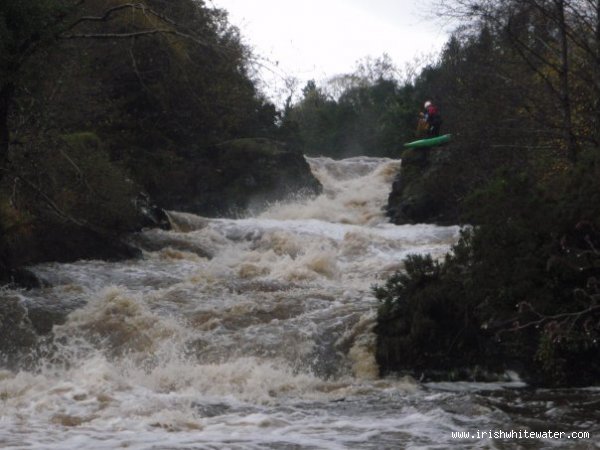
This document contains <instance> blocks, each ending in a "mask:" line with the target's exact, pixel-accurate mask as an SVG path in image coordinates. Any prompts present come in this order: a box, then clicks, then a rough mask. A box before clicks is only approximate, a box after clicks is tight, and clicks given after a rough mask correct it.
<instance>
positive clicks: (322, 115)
mask: <svg viewBox="0 0 600 450" xmlns="http://www.w3.org/2000/svg"><path fill="white" fill-rule="evenodd" d="M393 74H394V69H393V66H392V65H391V62H390V61H389V59H386V58H385V57H384V58H383V59H378V60H375V61H367V62H366V63H365V64H362V65H360V66H359V67H358V69H357V72H356V73H354V74H350V75H346V76H345V77H337V78H334V79H333V80H332V81H331V83H330V85H329V86H327V87H325V88H319V87H317V86H316V84H315V82H314V81H309V82H308V83H307V85H306V86H305V87H304V89H303V90H302V94H303V96H302V98H301V99H300V101H299V102H298V103H297V104H295V105H292V106H291V107H290V108H289V109H287V110H286V111H285V112H284V116H283V121H284V123H286V124H287V125H288V126H289V125H290V124H292V123H293V124H294V126H295V127H296V128H297V136H298V137H299V139H300V141H301V144H302V151H303V152H304V153H306V154H310V155H326V156H331V157H335V158H342V157H349V156H357V155H371V156H390V157H398V152H399V150H400V148H401V145H402V144H403V143H404V142H406V141H407V140H408V139H410V138H412V137H413V133H414V132H413V130H414V126H415V123H416V116H417V112H418V107H415V101H414V99H413V98H412V96H411V94H412V88H411V87H410V86H404V87H401V86H400V84H399V82H398V81H397V80H396V79H395V78H394V77H393ZM328 90H329V91H330V90H336V91H339V92H338V93H337V95H336V98H334V96H332V95H330V94H329V93H328ZM419 101H420V100H419ZM417 104H418V102H417Z"/></svg>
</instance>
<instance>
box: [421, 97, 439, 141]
mask: <svg viewBox="0 0 600 450" xmlns="http://www.w3.org/2000/svg"><path fill="white" fill-rule="evenodd" d="M423 107H424V108H425V111H424V112H422V113H421V116H422V117H423V119H424V120H425V121H426V122H427V125H428V129H427V137H436V136H439V135H440V128H441V127H442V116H441V115H440V110H439V109H438V107H437V106H435V105H434V104H433V103H432V102H431V100H427V101H426V102H425V104H424V105H423Z"/></svg>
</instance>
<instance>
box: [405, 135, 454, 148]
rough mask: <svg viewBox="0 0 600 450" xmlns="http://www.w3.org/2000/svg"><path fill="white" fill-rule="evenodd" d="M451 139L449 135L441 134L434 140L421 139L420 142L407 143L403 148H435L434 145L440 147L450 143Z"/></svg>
mask: <svg viewBox="0 0 600 450" xmlns="http://www.w3.org/2000/svg"><path fill="white" fill-rule="evenodd" d="M451 139H452V135H451V134H443V135H441V136H436V137H434V138H429V139H421V140H420V141H413V142H409V143H408V144H404V146H405V147H406V148H422V147H435V146H436V145H442V144H445V143H447V142H450V140H451Z"/></svg>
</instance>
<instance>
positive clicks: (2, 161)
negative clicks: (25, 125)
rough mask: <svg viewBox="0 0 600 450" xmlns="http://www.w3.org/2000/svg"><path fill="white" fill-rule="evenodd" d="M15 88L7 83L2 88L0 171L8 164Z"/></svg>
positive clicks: (0, 103)
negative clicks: (12, 101) (9, 120)
mask: <svg viewBox="0 0 600 450" xmlns="http://www.w3.org/2000/svg"><path fill="white" fill-rule="evenodd" d="M14 88H15V87H14V85H13V84H12V83H5V84H3V85H2V87H1V88H0V169H3V168H5V167H6V165H7V163H8V146H9V143H10V132H9V128H8V113H9V108H10V102H11V100H12V95H13V92H14ZM2 175H3V171H1V170H0V180H1V179H2Z"/></svg>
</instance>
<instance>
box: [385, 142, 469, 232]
mask: <svg viewBox="0 0 600 450" xmlns="http://www.w3.org/2000/svg"><path fill="white" fill-rule="evenodd" d="M449 151H450V148H449V147H444V149H443V150H437V149H409V150H406V151H404V153H403V154H402V157H401V158H402V169H401V171H400V173H399V174H398V175H397V176H396V178H395V179H394V182H393V184H392V190H391V192H390V195H389V197H388V203H387V207H386V212H387V216H388V217H389V218H390V221H391V222H392V223H395V224H397V225H402V224H407V223H408V224H410V223H437V224H455V223H459V222H460V216H459V212H458V211H459V208H458V206H459V205H458V198H459V196H457V195H455V193H456V190H455V186H454V184H453V183H452V180H448V179H447V178H448V177H447V176H444V171H445V167H446V162H447V155H448V153H449Z"/></svg>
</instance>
